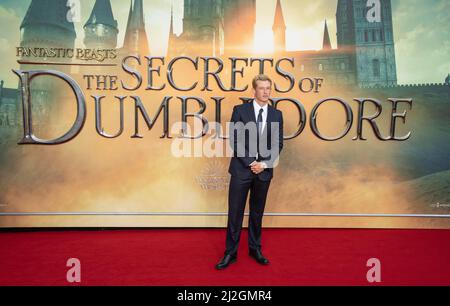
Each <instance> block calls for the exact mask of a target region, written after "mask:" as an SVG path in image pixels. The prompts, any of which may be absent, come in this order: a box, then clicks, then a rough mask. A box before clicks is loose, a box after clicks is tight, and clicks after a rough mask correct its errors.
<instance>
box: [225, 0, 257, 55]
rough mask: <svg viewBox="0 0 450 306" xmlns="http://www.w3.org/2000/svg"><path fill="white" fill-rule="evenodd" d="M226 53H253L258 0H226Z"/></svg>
mask: <svg viewBox="0 0 450 306" xmlns="http://www.w3.org/2000/svg"><path fill="white" fill-rule="evenodd" d="M224 14H225V15H224V18H225V22H224V24H225V53H226V54H230V55H236V54H251V53H252V50H253V41H254V36H255V24H256V0H225V2H224Z"/></svg>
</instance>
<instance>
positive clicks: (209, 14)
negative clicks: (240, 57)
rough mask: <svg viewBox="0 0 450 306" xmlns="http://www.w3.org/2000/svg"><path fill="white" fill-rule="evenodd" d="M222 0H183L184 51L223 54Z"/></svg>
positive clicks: (214, 54)
mask: <svg viewBox="0 0 450 306" xmlns="http://www.w3.org/2000/svg"><path fill="white" fill-rule="evenodd" d="M224 35H225V33H224V7H223V0H185V1H184V18H183V34H182V35H181V42H180V44H181V43H186V44H187V45H186V47H185V52H186V53H192V52H195V53H197V54H198V53H199V51H200V52H201V53H202V55H211V56H220V55H222V54H224Z"/></svg>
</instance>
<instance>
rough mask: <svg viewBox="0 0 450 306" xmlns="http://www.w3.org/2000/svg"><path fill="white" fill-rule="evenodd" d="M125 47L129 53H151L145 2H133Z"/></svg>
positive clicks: (135, 0)
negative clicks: (146, 26)
mask: <svg viewBox="0 0 450 306" xmlns="http://www.w3.org/2000/svg"><path fill="white" fill-rule="evenodd" d="M123 46H124V48H125V49H126V50H127V51H129V52H133V53H142V55H148V53H149V47H148V39H147V32H146V31H145V20H144V5H143V0H134V1H133V0H132V1H131V4H130V12H129V15H128V22H127V30H126V33H125V41H124V44H123Z"/></svg>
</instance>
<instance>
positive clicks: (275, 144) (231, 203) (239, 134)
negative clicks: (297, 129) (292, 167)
mask: <svg viewBox="0 0 450 306" xmlns="http://www.w3.org/2000/svg"><path fill="white" fill-rule="evenodd" d="M252 85H253V94H254V99H253V100H251V101H250V102H248V103H245V104H242V105H236V106H235V107H234V109H233V114H232V116H231V122H230V145H231V146H232V149H233V157H232V158H231V162H230V167H229V169H228V172H229V173H230V174H231V180H230V185H229V193H228V224H227V234H226V250H225V256H224V257H223V258H222V260H221V261H220V262H219V263H218V264H217V265H216V269H218V270H221V269H224V268H226V267H228V265H229V264H230V263H233V262H235V261H236V259H237V250H238V244H239V238H240V233H241V229H242V221H243V218H244V209H245V204H246V202H247V196H248V193H249V191H250V217H249V223H248V233H249V236H248V246H249V255H250V256H252V257H253V258H254V259H255V260H256V261H257V262H258V263H260V264H263V265H267V264H268V263H269V260H268V259H267V258H265V257H264V256H263V254H262V251H261V226H262V218H263V215H264V207H265V204H266V198H267V193H268V190H269V185H270V182H271V179H272V177H273V168H274V167H275V166H276V165H277V164H278V159H279V154H280V152H281V150H282V148H283V114H282V112H281V111H279V110H277V109H275V108H274V107H273V106H271V105H270V104H269V98H270V93H271V89H272V80H271V79H270V78H269V77H267V76H266V75H257V76H256V77H255V78H254V79H253V82H252Z"/></svg>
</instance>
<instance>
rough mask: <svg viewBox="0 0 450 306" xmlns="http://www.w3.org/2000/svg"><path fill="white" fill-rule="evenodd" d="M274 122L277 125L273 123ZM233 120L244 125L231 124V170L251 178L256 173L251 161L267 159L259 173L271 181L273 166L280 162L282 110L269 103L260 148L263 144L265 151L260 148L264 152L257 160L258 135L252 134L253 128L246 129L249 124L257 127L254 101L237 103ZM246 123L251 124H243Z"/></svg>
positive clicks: (229, 170) (238, 174)
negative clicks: (265, 166) (251, 129)
mask: <svg viewBox="0 0 450 306" xmlns="http://www.w3.org/2000/svg"><path fill="white" fill-rule="evenodd" d="M275 122H277V123H278V125H276V124H273V123H275ZM230 123H231V124H233V123H234V124H236V123H241V124H240V125H239V124H238V125H235V126H234V128H233V125H231V126H230V137H229V140H230V145H231V148H232V150H233V157H232V158H231V161H230V166H229V168H228V172H229V173H230V174H231V175H235V176H238V177H240V178H252V177H254V176H255V175H256V174H254V173H253V172H252V170H251V168H250V164H251V163H252V162H253V161H255V160H258V161H264V162H265V163H266V164H267V168H266V169H264V170H263V171H262V172H261V173H259V174H258V177H259V179H261V180H262V181H268V180H271V179H272V177H273V167H274V166H276V165H277V163H278V158H279V154H280V153H281V150H282V149H283V113H282V112H281V111H280V110H277V109H275V108H274V107H273V106H271V105H270V104H269V105H268V108H267V119H266V125H265V128H264V130H263V132H262V134H261V136H260V147H263V148H264V150H263V152H261V150H260V153H262V154H261V156H260V157H259V158H258V159H256V155H257V154H256V153H257V150H256V149H257V145H256V142H257V138H256V134H255V133H253V134H254V135H253V134H252V133H251V132H250V129H247V127H248V126H251V125H253V126H256V117H255V112H254V109H253V100H251V101H250V102H247V103H244V104H240V105H236V106H234V108H233V114H232V115H231V120H230ZM246 124H248V125H247V126H245V127H243V125H246ZM254 131H256V130H254ZM242 140H245V141H242Z"/></svg>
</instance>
